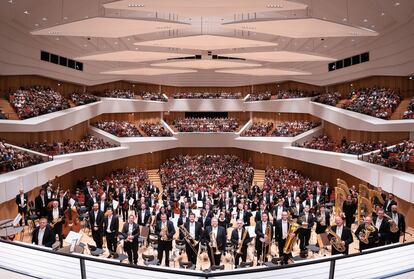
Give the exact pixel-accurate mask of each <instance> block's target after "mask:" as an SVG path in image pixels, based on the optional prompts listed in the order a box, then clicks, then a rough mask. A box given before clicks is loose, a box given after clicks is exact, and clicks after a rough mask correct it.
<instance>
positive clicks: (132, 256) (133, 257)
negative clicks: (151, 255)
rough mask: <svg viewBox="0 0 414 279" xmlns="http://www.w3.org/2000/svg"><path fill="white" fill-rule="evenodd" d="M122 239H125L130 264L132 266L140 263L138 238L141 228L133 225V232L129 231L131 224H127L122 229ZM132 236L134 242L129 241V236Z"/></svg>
mask: <svg viewBox="0 0 414 279" xmlns="http://www.w3.org/2000/svg"><path fill="white" fill-rule="evenodd" d="M121 233H122V237H123V238H124V251H125V252H127V254H128V262H129V263H130V264H137V263H138V237H139V226H138V225H137V224H136V223H132V230H131V231H130V230H129V223H125V224H124V225H123V227H122V231H121ZM129 235H132V237H133V238H132V241H130V240H128V239H127V238H128V236H129Z"/></svg>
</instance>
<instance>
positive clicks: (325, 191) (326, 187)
mask: <svg viewBox="0 0 414 279" xmlns="http://www.w3.org/2000/svg"><path fill="white" fill-rule="evenodd" d="M331 194H332V189H331V188H330V187H329V185H328V183H325V185H324V186H323V187H322V195H323V197H324V200H325V202H327V203H328V202H330V200H331Z"/></svg>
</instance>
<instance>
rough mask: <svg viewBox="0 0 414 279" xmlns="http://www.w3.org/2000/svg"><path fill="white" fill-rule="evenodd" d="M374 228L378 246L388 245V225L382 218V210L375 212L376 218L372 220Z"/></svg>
mask: <svg viewBox="0 0 414 279" xmlns="http://www.w3.org/2000/svg"><path fill="white" fill-rule="evenodd" d="M372 222H373V224H374V226H375V227H376V228H377V229H378V237H379V241H378V246H383V245H385V244H388V242H389V238H390V223H389V222H388V221H387V220H385V218H384V209H380V210H378V212H377V216H376V217H374V218H373V219H372Z"/></svg>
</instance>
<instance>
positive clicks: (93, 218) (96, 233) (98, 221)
mask: <svg viewBox="0 0 414 279" xmlns="http://www.w3.org/2000/svg"><path fill="white" fill-rule="evenodd" d="M103 220H104V214H103V212H102V211H100V210H99V204H98V203H94V204H93V206H92V210H91V211H90V212H89V225H90V228H91V230H92V238H93V240H94V241H95V244H96V247H97V248H100V249H102V243H103V235H102V233H103Z"/></svg>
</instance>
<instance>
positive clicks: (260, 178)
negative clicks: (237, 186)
mask: <svg viewBox="0 0 414 279" xmlns="http://www.w3.org/2000/svg"><path fill="white" fill-rule="evenodd" d="M264 178H265V171H264V170H257V169H255V170H254V177H253V184H254V183H256V182H257V185H259V186H262V185H263V182H264Z"/></svg>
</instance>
